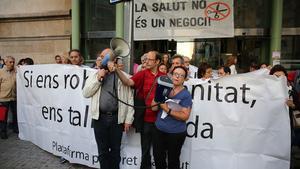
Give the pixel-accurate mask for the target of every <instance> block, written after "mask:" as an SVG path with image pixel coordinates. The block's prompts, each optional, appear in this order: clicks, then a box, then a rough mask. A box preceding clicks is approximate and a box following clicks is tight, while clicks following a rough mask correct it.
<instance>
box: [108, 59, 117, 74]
mask: <svg viewBox="0 0 300 169" xmlns="http://www.w3.org/2000/svg"><path fill="white" fill-rule="evenodd" d="M107 68H108V71H110V72H113V71H115V70H116V66H115V63H114V62H112V61H109V62H108V63H107Z"/></svg>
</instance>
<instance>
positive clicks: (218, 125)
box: [17, 64, 290, 169]
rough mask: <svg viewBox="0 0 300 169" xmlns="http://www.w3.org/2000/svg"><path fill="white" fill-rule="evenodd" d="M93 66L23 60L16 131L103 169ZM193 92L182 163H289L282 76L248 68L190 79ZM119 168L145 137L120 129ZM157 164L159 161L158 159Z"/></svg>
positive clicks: (213, 168)
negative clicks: (87, 88) (94, 116)
mask: <svg viewBox="0 0 300 169" xmlns="http://www.w3.org/2000/svg"><path fill="white" fill-rule="evenodd" d="M93 71H96V70H93V69H86V68H85V69H84V68H80V67H78V66H71V65H54V64H53V65H33V66H21V67H20V68H19V69H18V74H17V90H18V98H17V104H18V123H19V130H20V133H19V137H20V139H23V140H28V141H31V142H33V143H34V144H36V145H37V146H39V147H41V148H42V149H44V150H46V151H48V152H51V153H53V154H54V155H58V156H63V157H64V158H66V159H67V160H68V161H70V162H71V163H79V164H84V165H87V166H90V167H96V168H99V162H98V160H97V145H96V142H95V139H94V133H93V129H92V128H91V115H90V113H89V102H90V100H89V99H85V98H83V96H82V88H83V85H84V84H85V80H86V79H87V77H88V75H89V74H90V73H91V72H93ZM186 85H187V87H188V89H189V90H190V92H191V94H192V96H193V109H192V113H191V116H190V119H189V121H188V122H187V128H188V134H187V139H186V141H185V144H184V146H183V149H182V155H181V162H182V163H181V168H183V169H194V168H201V169H220V168H226V169H288V168H289V160H290V126H289V116H288V110H287V107H286V105H285V100H286V98H287V87H286V81H285V79H283V78H281V79H279V78H276V77H273V76H270V75H261V74H255V73H247V74H240V75H234V76H229V77H225V78H221V79H218V80H212V81H209V82H206V83H203V82H202V81H201V80H197V79H191V80H189V81H188V82H186ZM121 156H122V158H121V164H120V165H121V168H122V169H138V168H139V166H140V161H141V160H140V157H141V152H140V137H139V134H136V133H135V132H134V130H131V131H130V132H129V133H124V134H123V139H122V148H121ZM153 165H154V163H153Z"/></svg>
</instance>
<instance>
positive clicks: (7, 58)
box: [4, 56, 15, 62]
mask: <svg viewBox="0 0 300 169" xmlns="http://www.w3.org/2000/svg"><path fill="white" fill-rule="evenodd" d="M9 59H11V60H13V61H15V58H14V57H12V56H5V57H4V62H6V61H7V60H9Z"/></svg>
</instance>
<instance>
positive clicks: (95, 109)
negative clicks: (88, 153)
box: [83, 49, 134, 169]
mask: <svg viewBox="0 0 300 169" xmlns="http://www.w3.org/2000/svg"><path fill="white" fill-rule="evenodd" d="M102 54H103V55H102ZM101 55H102V56H104V57H103V60H102V65H101V68H100V69H98V71H97V72H95V73H93V74H91V75H90V76H89V77H88V79H87V81H86V85H85V86H84V88H83V96H84V97H86V98H91V113H92V119H93V126H94V134H95V139H96V143H97V147H98V154H99V162H100V167H101V168H103V169H106V168H109V169H119V163H120V160H121V157H120V147H121V139H122V133H123V131H125V132H127V131H129V128H130V126H131V124H132V122H133V114H134V110H133V108H132V107H129V106H126V105H125V104H122V103H119V102H118V99H120V100H123V101H126V102H127V104H131V105H132V104H133V90H132V89H131V88H130V87H128V86H125V85H123V83H122V82H121V81H120V79H119V78H118V76H117V75H116V73H115V72H113V71H112V70H113V69H111V68H112V67H113V65H114V62H115V60H116V58H114V56H113V51H112V50H110V49H105V50H104V51H103V52H102V53H101ZM101 55H100V56H101ZM110 65H112V66H110ZM122 74H123V75H124V76H125V77H127V78H128V77H129V75H128V74H126V73H125V72H122Z"/></svg>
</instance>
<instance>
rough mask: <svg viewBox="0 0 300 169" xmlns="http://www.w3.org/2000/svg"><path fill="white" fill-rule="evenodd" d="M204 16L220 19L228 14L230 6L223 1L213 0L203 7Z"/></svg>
mask: <svg viewBox="0 0 300 169" xmlns="http://www.w3.org/2000/svg"><path fill="white" fill-rule="evenodd" d="M204 12H205V16H206V17H209V18H210V20H215V21H220V20H223V19H225V18H227V17H228V16H229V14H230V12H231V11H230V6H229V5H228V4H226V3H224V2H213V3H211V4H209V5H208V6H207V7H206V9H205V11H204Z"/></svg>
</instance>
